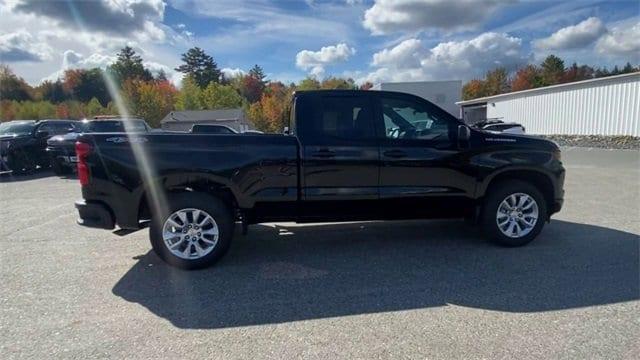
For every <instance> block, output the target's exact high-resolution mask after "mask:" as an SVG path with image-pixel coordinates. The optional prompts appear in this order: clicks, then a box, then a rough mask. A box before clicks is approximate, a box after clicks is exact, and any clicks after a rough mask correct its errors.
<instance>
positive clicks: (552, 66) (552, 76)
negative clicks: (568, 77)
mask: <svg viewBox="0 0 640 360" xmlns="http://www.w3.org/2000/svg"><path fill="white" fill-rule="evenodd" d="M540 67H541V68H542V81H543V82H544V84H543V85H544V86H547V85H554V84H559V83H560V82H561V80H562V77H563V75H564V61H562V59H560V58H559V57H557V56H555V55H549V56H547V57H546V59H544V61H543V62H542V64H540Z"/></svg>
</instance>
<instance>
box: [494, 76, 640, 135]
mask: <svg viewBox="0 0 640 360" xmlns="http://www.w3.org/2000/svg"><path fill="white" fill-rule="evenodd" d="M487 118H501V119H502V120H504V121H507V122H510V121H514V122H518V123H520V124H522V125H524V126H525V128H526V130H527V132H528V133H531V134H542V135H551V134H558V135H632V136H640V132H639V128H640V125H639V122H640V76H633V77H628V78H623V79H620V80H619V81H617V82H609V83H604V84H596V83H587V84H584V85H582V86H576V87H572V88H569V87H568V88H558V89H550V90H549V91H548V92H542V93H535V94H523V95H521V96H514V97H512V98H506V99H496V100H495V102H488V103H487Z"/></svg>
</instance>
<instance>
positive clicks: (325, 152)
mask: <svg viewBox="0 0 640 360" xmlns="http://www.w3.org/2000/svg"><path fill="white" fill-rule="evenodd" d="M311 156H313V157H317V158H332V157H334V156H336V153H335V152H333V151H331V150H329V149H320V150H318V151H316V152H314V153H312V154H311Z"/></svg>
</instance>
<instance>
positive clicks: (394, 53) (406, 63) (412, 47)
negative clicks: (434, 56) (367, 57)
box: [372, 39, 423, 68]
mask: <svg viewBox="0 0 640 360" xmlns="http://www.w3.org/2000/svg"><path fill="white" fill-rule="evenodd" d="M421 52H423V48H422V43H421V42H420V40H418V39H408V40H405V41H403V42H401V43H400V44H398V45H397V46H395V47H393V48H391V49H384V50H382V51H380V52H377V53H375V54H373V63H372V65H374V66H395V67H398V68H409V67H415V66H419V65H420V58H421V57H422V55H421Z"/></svg>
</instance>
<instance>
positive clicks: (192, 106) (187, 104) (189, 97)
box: [176, 75, 203, 110]
mask: <svg viewBox="0 0 640 360" xmlns="http://www.w3.org/2000/svg"><path fill="white" fill-rule="evenodd" d="M202 109H203V108H202V90H201V89H200V87H198V84H197V83H196V82H195V80H194V79H193V78H192V77H191V76H190V75H187V76H185V77H184V79H183V80H182V89H180V92H178V95H177V97H176V110H202Z"/></svg>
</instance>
